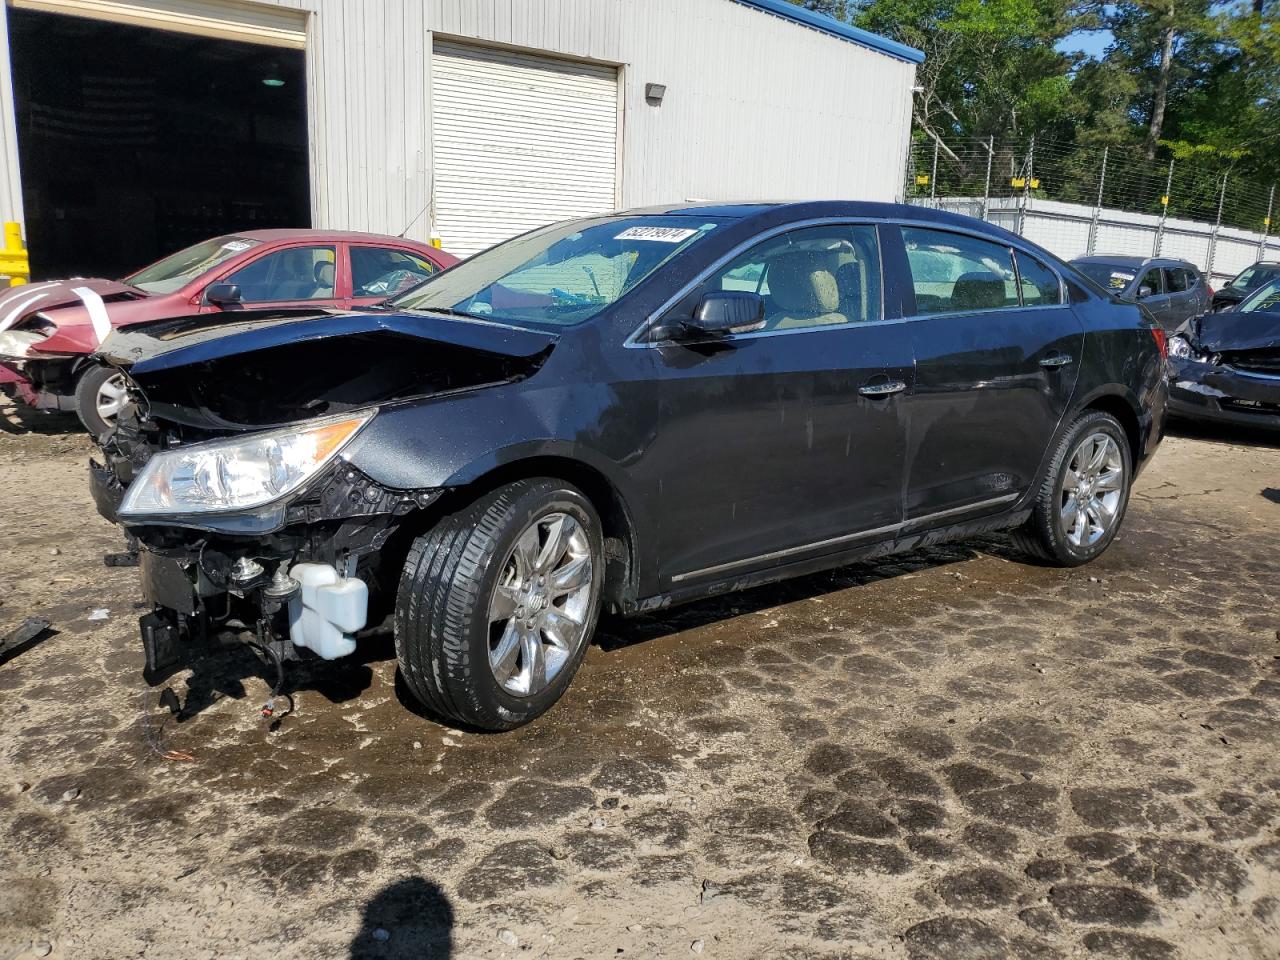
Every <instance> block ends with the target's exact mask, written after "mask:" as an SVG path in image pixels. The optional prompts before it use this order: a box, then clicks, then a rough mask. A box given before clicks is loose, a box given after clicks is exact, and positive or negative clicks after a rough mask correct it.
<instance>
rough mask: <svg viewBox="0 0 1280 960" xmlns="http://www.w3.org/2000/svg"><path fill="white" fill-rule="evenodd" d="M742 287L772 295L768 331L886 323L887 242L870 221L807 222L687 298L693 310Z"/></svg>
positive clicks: (682, 308) (683, 309) (683, 306)
mask: <svg viewBox="0 0 1280 960" xmlns="http://www.w3.org/2000/svg"><path fill="white" fill-rule="evenodd" d="M721 290H739V291H747V292H749V293H758V294H760V296H761V297H763V298H764V311H765V321H764V327H763V329H764V330H802V329H807V328H810V327H824V326H833V325H837V324H850V323H863V322H865V321H868V320H879V319H880V316H881V310H880V242H879V237H878V235H877V234H876V228H875V227H873V226H869V225H852V224H835V225H831V226H822V227H806V228H803V229H800V230H792V231H791V232H790V233H783V234H780V235H778V236H776V237H771V238H770V239H768V240H765V241H763V242H762V243H760V244H758V245H757V246H755V247H752V248H751V249H750V250H748V251H747V252H746V253H743V254H740V255H739V256H738V257H736V258H734V259H733V260H732V261H730V262H729V263H728V264H726V265H725V266H724V267H722V268H721V269H720V270H718V271H717V272H716V273H715V274H713V275H712V276H711V277H709V278H708V279H707V280H706V281H705V282H704V283H702V285H701V286H699V287H698V288H697V289H696V290H694V291H693V292H692V293H691V294H690V295H689V296H688V297H686V298H685V299H684V300H682V301H681V303H680V304H679V305H678V306H677V307H676V308H675V310H674V311H673V312H675V313H677V315H689V314H692V312H693V310H694V308H695V307H696V306H697V304H698V301H699V300H701V299H702V297H703V296H704V295H705V294H707V293H711V292H716V291H721Z"/></svg>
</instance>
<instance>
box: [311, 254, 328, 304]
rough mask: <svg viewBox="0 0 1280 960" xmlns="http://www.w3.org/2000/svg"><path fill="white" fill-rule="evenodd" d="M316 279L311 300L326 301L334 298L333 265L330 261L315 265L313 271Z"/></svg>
mask: <svg viewBox="0 0 1280 960" xmlns="http://www.w3.org/2000/svg"><path fill="white" fill-rule="evenodd" d="M312 275H313V276H314V277H315V280H316V285H315V289H313V290H312V291H311V296H310V297H309V298H308V299H310V300H325V299H328V298H330V297H332V296H333V278H334V269H333V263H332V261H329V260H321V261H320V262H319V263H317V264H316V265H315V269H314V270H313V271H312Z"/></svg>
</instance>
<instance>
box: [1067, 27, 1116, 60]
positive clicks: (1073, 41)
mask: <svg viewBox="0 0 1280 960" xmlns="http://www.w3.org/2000/svg"><path fill="white" fill-rule="evenodd" d="M1109 43H1111V31H1110V30H1077V31H1076V32H1075V33H1073V34H1070V35H1068V36H1066V37H1063V38H1062V39H1061V40H1059V41H1058V44H1057V49H1058V51H1059V52H1060V53H1083V54H1086V55H1088V56H1090V57H1093V58H1094V59H1095V60H1097V59H1099V58H1101V56H1102V53H1103V51H1104V50H1106V49H1107V45H1108V44H1109Z"/></svg>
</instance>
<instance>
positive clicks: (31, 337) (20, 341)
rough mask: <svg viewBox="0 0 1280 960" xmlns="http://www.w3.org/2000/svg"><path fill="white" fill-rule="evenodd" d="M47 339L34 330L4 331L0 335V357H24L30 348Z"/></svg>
mask: <svg viewBox="0 0 1280 960" xmlns="http://www.w3.org/2000/svg"><path fill="white" fill-rule="evenodd" d="M47 339H49V338H48V337H47V336H46V335H45V334H43V333H38V332H36V331H35V330H6V331H5V332H4V333H0V357H16V358H21V357H26V356H27V355H28V353H27V352H28V351H29V350H30V349H31V348H32V347H34V346H35V345H36V344H37V343H40V342H41V341H43V340H47Z"/></svg>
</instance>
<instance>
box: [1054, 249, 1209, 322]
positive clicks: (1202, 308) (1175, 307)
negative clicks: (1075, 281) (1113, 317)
mask: <svg viewBox="0 0 1280 960" xmlns="http://www.w3.org/2000/svg"><path fill="white" fill-rule="evenodd" d="M1071 265H1072V266H1073V267H1075V268H1076V269H1078V270H1079V271H1080V272H1081V273H1083V274H1084V275H1085V276H1087V277H1088V278H1089V279H1090V280H1092V281H1093V282H1094V283H1096V284H1098V285H1099V286H1100V287H1103V288H1104V289H1106V290H1109V291H1111V293H1113V294H1115V295H1116V296H1117V297H1120V298H1121V299H1122V300H1132V301H1134V302H1141V304H1142V305H1143V306H1144V307H1146V308H1147V309H1148V310H1149V311H1151V315H1152V316H1153V317H1155V318H1156V320H1158V321H1159V323H1160V326H1162V327H1164V329H1165V330H1166V331H1167V332H1170V333H1172V332H1173V331H1174V330H1177V329H1178V327H1180V326H1181V325H1182V324H1184V323H1186V322H1187V321H1188V320H1190V319H1191V318H1192V317H1198V316H1201V315H1202V314H1205V313H1208V312H1209V310H1210V309H1211V308H1212V304H1213V296H1214V293H1213V288H1212V287H1210V286H1209V285H1208V284H1207V283H1206V282H1205V281H1204V278H1203V277H1202V276H1201V275H1200V271H1199V270H1197V269H1196V267H1195V265H1194V264H1191V263H1188V262H1187V261H1185V260H1170V259H1167V258H1166V259H1160V258H1156V259H1151V258H1147V257H1124V256H1103V255H1099V256H1094V257H1078V258H1077V259H1075V260H1072V261H1071Z"/></svg>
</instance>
